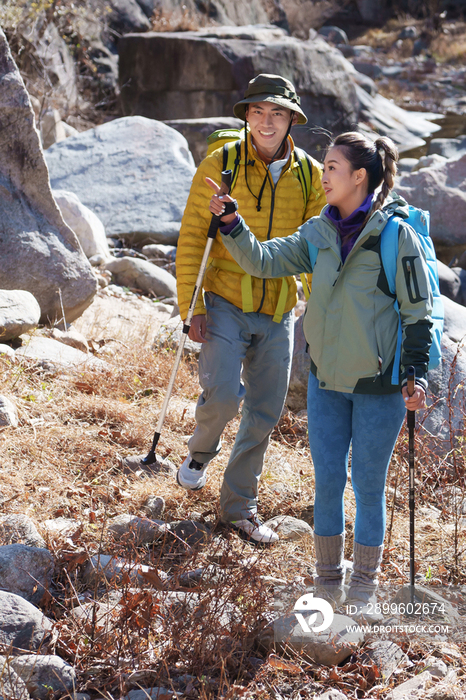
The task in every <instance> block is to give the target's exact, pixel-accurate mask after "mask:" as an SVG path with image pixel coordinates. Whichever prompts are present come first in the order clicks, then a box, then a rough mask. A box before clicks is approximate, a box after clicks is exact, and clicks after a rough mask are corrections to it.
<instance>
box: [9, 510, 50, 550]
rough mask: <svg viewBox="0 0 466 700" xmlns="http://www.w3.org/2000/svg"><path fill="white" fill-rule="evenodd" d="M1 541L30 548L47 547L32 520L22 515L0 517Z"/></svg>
mask: <svg viewBox="0 0 466 700" xmlns="http://www.w3.org/2000/svg"><path fill="white" fill-rule="evenodd" d="M0 540H1V542H2V544H26V545H28V546H29V547H45V542H44V539H43V538H42V537H41V536H40V534H39V532H38V530H37V528H36V526H35V525H34V523H33V521H32V520H31V518H28V516H27V515H23V514H21V513H18V514H12V515H2V516H1V517H0Z"/></svg>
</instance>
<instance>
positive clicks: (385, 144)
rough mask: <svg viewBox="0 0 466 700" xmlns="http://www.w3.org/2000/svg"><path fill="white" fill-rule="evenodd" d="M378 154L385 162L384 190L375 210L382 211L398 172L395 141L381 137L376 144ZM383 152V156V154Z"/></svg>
mask: <svg viewBox="0 0 466 700" xmlns="http://www.w3.org/2000/svg"><path fill="white" fill-rule="evenodd" d="M374 145H375V147H376V149H377V152H378V153H379V155H380V157H381V158H382V160H383V180H382V188H381V190H380V192H379V194H378V195H377V199H376V200H375V202H374V210H376V209H381V208H382V206H383V203H384V202H385V200H386V199H387V197H388V195H389V194H390V191H391V190H392V189H393V187H394V186H395V177H396V172H397V166H396V164H397V162H398V149H397V147H396V146H395V144H394V143H393V141H392V140H391V139H389V138H387V137H386V136H381V137H379V138H378V139H376V141H375V143H374ZM381 151H383V156H382V154H381Z"/></svg>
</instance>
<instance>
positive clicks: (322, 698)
mask: <svg viewBox="0 0 466 700" xmlns="http://www.w3.org/2000/svg"><path fill="white" fill-rule="evenodd" d="M346 698H347V696H346V695H344V694H343V693H340V691H339V690H335V689H334V690H327V691H326V692H325V693H323V694H322V695H316V696H315V699H314V700H346Z"/></svg>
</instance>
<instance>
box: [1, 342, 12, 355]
mask: <svg viewBox="0 0 466 700" xmlns="http://www.w3.org/2000/svg"><path fill="white" fill-rule="evenodd" d="M1 355H5V356H6V357H10V358H14V356H15V351H14V350H13V348H12V347H10V346H9V345H5V343H0V356H1Z"/></svg>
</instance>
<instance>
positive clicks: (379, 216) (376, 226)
mask: <svg viewBox="0 0 466 700" xmlns="http://www.w3.org/2000/svg"><path fill="white" fill-rule="evenodd" d="M328 206H329V205H328V204H326V205H325V207H324V208H323V209H322V211H321V213H320V215H319V216H315V217H313V218H312V219H311V220H310V222H309V224H310V225H309V226H307V225H306V224H303V226H302V227H301V235H303V236H304V237H305V238H306V240H308V241H309V242H310V243H313V244H314V245H315V246H316V247H317V248H329V247H330V248H332V250H334V251H335V252H336V253H337V254H338V255H340V241H339V236H338V231H337V228H336V226H335V224H333V223H332V221H330V219H329V218H328V217H327V216H325V212H326V210H327V209H328ZM394 215H396V216H400V217H401V218H403V219H406V218H407V217H408V216H409V206H408V203H407V202H406V200H405V199H403V197H400V196H399V195H398V194H397V193H396V192H391V193H390V195H389V196H388V197H387V199H386V201H385V203H384V206H383V207H382V209H376V210H375V211H374V212H373V213H372V214H371V216H370V218H369V221H368V222H367V224H366V225H365V227H364V229H363V231H362V232H361V235H360V236H359V238H358V241H357V244H356V245H357V246H358V247H359V245H360V242H362V241H363V240H365V239H366V238H368V237H369V236H371V235H372V236H374V235H375V236H377V235H380V233H381V232H382V230H383V228H384V227H385V225H386V224H387V222H388V220H389V219H390V217H391V216H394ZM311 222H312V225H311Z"/></svg>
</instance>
